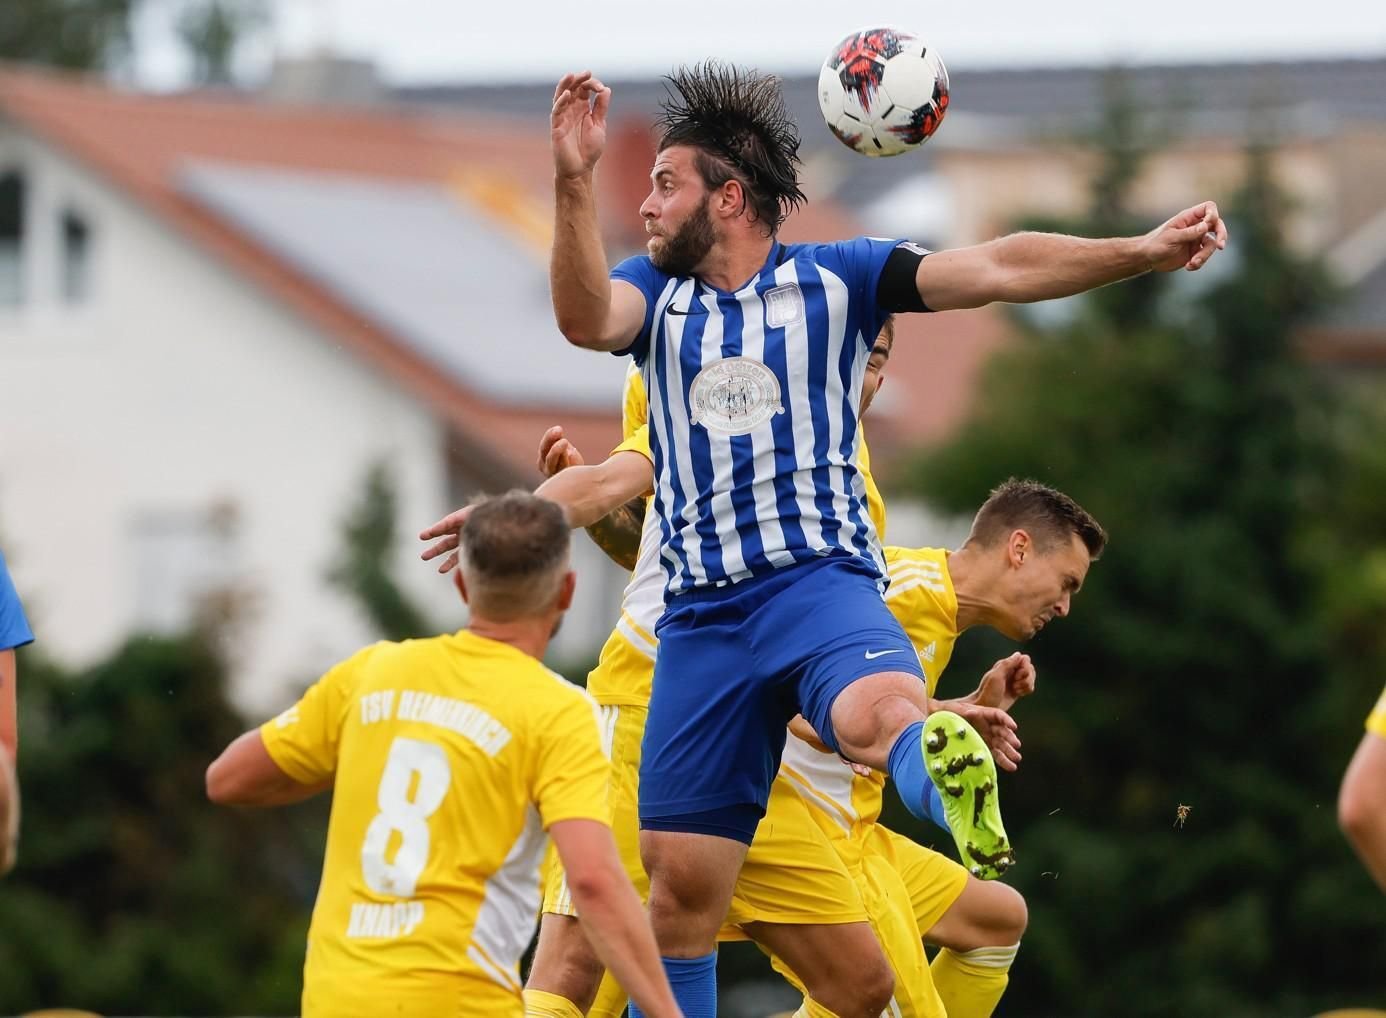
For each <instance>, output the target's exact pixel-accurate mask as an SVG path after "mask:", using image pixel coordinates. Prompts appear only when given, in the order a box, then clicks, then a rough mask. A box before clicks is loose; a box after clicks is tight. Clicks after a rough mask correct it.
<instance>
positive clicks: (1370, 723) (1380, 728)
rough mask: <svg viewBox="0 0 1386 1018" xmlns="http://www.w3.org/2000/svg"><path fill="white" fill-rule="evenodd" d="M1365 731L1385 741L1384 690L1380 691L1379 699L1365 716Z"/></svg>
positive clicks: (1385, 696) (1385, 703) (1385, 711)
mask: <svg viewBox="0 0 1386 1018" xmlns="http://www.w3.org/2000/svg"><path fill="white" fill-rule="evenodd" d="M1367 731H1369V732H1371V733H1372V734H1373V735H1379V736H1381V737H1382V738H1383V739H1386V689H1383V690H1382V691H1381V698H1380V699H1379V700H1377V701H1376V706H1375V707H1373V708H1372V712H1371V713H1370V714H1368V715H1367Z"/></svg>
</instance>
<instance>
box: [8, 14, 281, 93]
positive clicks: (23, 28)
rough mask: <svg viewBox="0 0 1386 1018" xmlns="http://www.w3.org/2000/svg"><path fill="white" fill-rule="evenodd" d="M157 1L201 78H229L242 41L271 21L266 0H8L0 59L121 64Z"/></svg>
mask: <svg viewBox="0 0 1386 1018" xmlns="http://www.w3.org/2000/svg"><path fill="white" fill-rule="evenodd" d="M158 8H163V12H162V13H166V14H167V16H168V17H169V18H171V19H172V22H173V27H174V30H175V32H176V34H177V36H178V38H179V39H180V40H181V41H182V43H183V45H184V47H185V48H186V49H187V52H188V55H189V56H190V57H191V58H192V62H193V70H192V84H196V85H226V84H230V83H231V81H232V80H233V75H232V60H233V58H234V56H235V54H236V49H237V47H238V46H239V45H240V44H241V43H243V42H244V41H245V40H246V39H247V38H250V37H251V36H253V35H254V34H255V33H256V32H258V31H260V30H262V29H263V28H265V27H266V26H267V25H268V24H269V7H268V5H267V4H266V2H265V0H6V2H4V3H0V59H3V60H15V61H20V62H23V63H33V64H47V65H49V66H53V67H63V68H67V69H70V70H84V71H111V70H115V69H117V68H120V67H122V66H125V65H127V64H128V63H129V60H130V57H131V53H132V47H133V45H134V40H133V39H132V25H133V23H134V19H135V17H136V16H137V15H140V14H142V13H143V12H144V11H147V10H150V9H158Z"/></svg>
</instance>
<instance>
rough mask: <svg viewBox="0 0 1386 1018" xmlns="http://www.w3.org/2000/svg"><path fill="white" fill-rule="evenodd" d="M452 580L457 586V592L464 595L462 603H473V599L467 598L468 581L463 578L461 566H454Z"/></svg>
mask: <svg viewBox="0 0 1386 1018" xmlns="http://www.w3.org/2000/svg"><path fill="white" fill-rule="evenodd" d="M452 582H453V585H454V586H455V587H457V592H458V593H459V594H461V595H462V603H463V604H471V601H470V600H468V599H467V581H466V580H464V579H463V578H462V567H461V566H457V567H454V569H453V571H452Z"/></svg>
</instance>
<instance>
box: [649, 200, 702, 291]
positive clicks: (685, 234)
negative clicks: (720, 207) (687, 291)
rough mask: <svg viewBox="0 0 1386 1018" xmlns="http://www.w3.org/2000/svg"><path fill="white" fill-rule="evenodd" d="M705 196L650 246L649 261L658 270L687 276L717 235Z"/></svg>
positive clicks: (698, 263)
mask: <svg viewBox="0 0 1386 1018" xmlns="http://www.w3.org/2000/svg"><path fill="white" fill-rule="evenodd" d="M707 203H708V199H707V198H704V199H703V200H702V203H701V204H700V205H699V206H698V207H697V208H696V209H694V210H693V211H692V212H691V213H690V214H689V216H688V218H687V219H685V220H684V221H683V225H682V226H680V227H679V228H678V229H677V230H675V231H674V233H672V234H670V235H668V236H665V237H662V238H660V239H662V240H663V241H664V243H662V244H660V245H658V246H657V247H655V246H652V247H651V248H650V261H651V262H653V263H654V267H655V268H657V269H659V270H660V271H661V272H667V273H669V275H671V276H691V275H693V270H694V269H696V268H697V267H698V266H699V265H701V264H702V261H703V259H704V258H706V257H707V253H708V252H709V251H711V250H712V245H713V244H715V243H717V235H716V234H715V233H714V232H713V229H712V216H711V215H709V214H708V211H707Z"/></svg>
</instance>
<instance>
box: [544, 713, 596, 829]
mask: <svg viewBox="0 0 1386 1018" xmlns="http://www.w3.org/2000/svg"><path fill="white" fill-rule="evenodd" d="M564 692H571V695H565V696H563V697H562V699H561V701H560V702H559V703H558V704H557V707H556V709H555V710H553V711H550V712H546V714H545V716H544V718H543V720H542V721H541V723H540V724H539V725H538V726H536V728H535V735H534V737H535V738H536V739H539V740H540V744H539V746H538V750H537V754H536V760H537V763H536V766H535V773H534V784H533V787H532V788H531V791H530V794H531V798H532V799H533V801H534V803H535V805H536V806H538V808H539V816H540V818H541V819H542V820H543V822H544V828H545V830H547V829H548V828H549V826H550V825H552V824H555V823H557V822H558V821H560V820H600V821H601V822H602V823H604V824H610V823H611V810H610V809H609V808H608V806H607V804H606V786H607V781H608V780H609V778H610V773H611V761H609V760H608V759H607V758H606V754H604V753H603V752H602V739H601V730H600V728H599V727H598V723H597V706H596V704H595V703H594V702H593V701H592V699H591V698H590V697H588V695H587V694H586V693H584V692H582V691H581V690H579V689H573V690H571V691H566V690H565V691H564Z"/></svg>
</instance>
